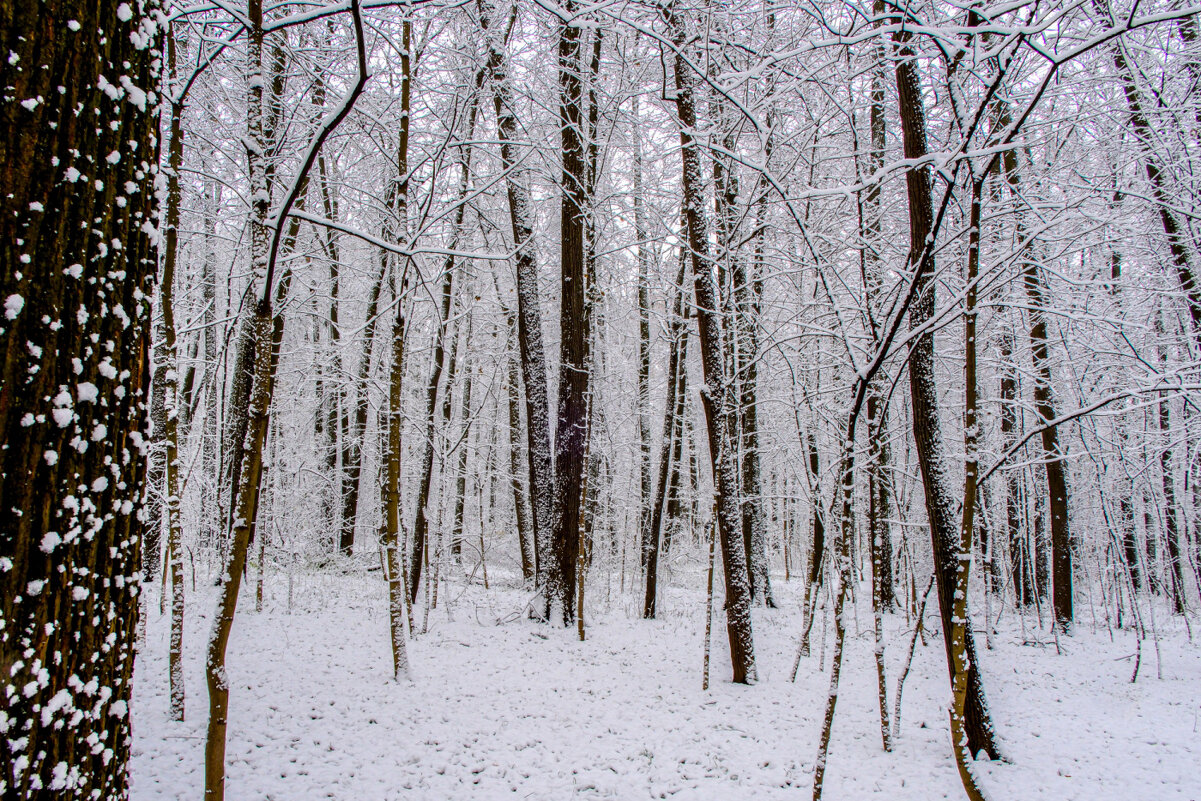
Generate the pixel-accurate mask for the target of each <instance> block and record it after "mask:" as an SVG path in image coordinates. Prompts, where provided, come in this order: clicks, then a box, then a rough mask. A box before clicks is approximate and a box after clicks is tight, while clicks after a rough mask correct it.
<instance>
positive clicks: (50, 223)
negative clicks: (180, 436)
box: [0, 0, 161, 801]
mask: <svg viewBox="0 0 1201 801" xmlns="http://www.w3.org/2000/svg"><path fill="white" fill-rule="evenodd" d="M139 8H140V10H139V11H135V12H134V14H133V16H132V17H131V18H129V19H122V18H121V17H122V16H124V14H120V13H118V9H117V3H116V2H115V0H113V1H111V2H99V3H91V4H79V3H64V2H59V0H48V2H43V3H4V4H0V36H2V37H3V40H4V42H5V43H6V44H5V49H6V51H11V52H10V54H9V55H6V56H5V58H4V59H3V61H2V62H0V84H2V85H3V86H4V87H6V89H5V93H6V99H5V100H4V102H3V103H0V131H2V135H0V164H3V165H4V169H3V170H0V208H2V209H3V219H2V220H0V297H2V298H3V299H4V315H3V317H2V318H0V348H2V349H3V354H4V357H3V367H2V368H0V370H2V372H0V432H2V434H3V442H4V447H3V449H2V450H0V506H2V507H3V508H4V510H5V512H4V516H3V520H4V523H3V535H0V563H2V564H4V565H5V568H4V570H5V572H4V574H3V576H4V577H3V580H2V581H0V621H3V625H4V629H3V636H2V637H0V665H3V666H4V681H5V682H6V684H9V685H11V686H14V687H18V688H24V689H23V690H21V691H18V692H8V693H5V696H4V700H3V701H0V710H2V712H0V714H2V715H3V716H4V718H5V720H6V721H7V724H6V731H5V733H4V736H3V737H0V785H3V789H2V790H0V795H3V796H4V797H5V798H21V799H32V800H34V801H41V800H42V799H47V801H48V800H49V799H64V798H71V799H76V798H77V799H85V798H105V799H110V798H111V799H121V798H125V797H126V796H127V793H128V788H127V778H126V767H127V764H128V760H129V744H130V728H129V714H128V704H129V698H130V676H131V673H132V670H133V642H134V631H135V628H136V621H137V615H138V603H137V600H138V591H139V589H140V586H139V580H138V572H139V571H140V570H141V554H142V544H141V538H142V537H144V536H145V534H144V532H143V531H141V530H139V529H140V528H141V527H139V526H138V525H137V523H136V522H135V521H136V520H137V514H138V512H139V510H140V507H141V505H142V500H143V498H142V491H143V479H144V461H143V459H142V458H141V457H140V455H139V453H140V449H141V447H142V445H143V435H144V433H145V432H144V431H142V430H141V425H140V424H141V421H142V420H143V419H144V416H145V412H146V409H145V404H146V401H147V398H146V391H147V389H148V386H149V381H148V380H147V379H148V378H149V376H148V372H149V368H148V363H147V349H148V342H147V339H148V324H147V319H148V317H149V309H148V307H147V306H148V304H147V303H146V300H145V299H146V298H147V297H149V296H150V294H151V285H152V282H153V277H154V273H155V261H156V258H157V256H156V252H155V244H154V241H153V240H152V237H151V235H150V234H149V233H148V231H149V227H150V226H151V225H153V224H154V221H155V220H154V212H155V204H154V186H153V184H154V181H153V176H154V169H155V165H156V164H157V159H158V153H157V146H156V144H155V140H156V136H157V134H158V121H157V113H156V110H155V107H154V106H147V105H145V104H137V103H134V102H131V101H132V100H133V98H131V97H109V96H108V95H106V94H105V93H104V92H102V91H101V90H100V89H99V88H98V87H97V81H98V78H99V76H100V75H102V74H103V75H107V76H110V77H112V76H117V75H125V76H128V77H129V79H130V80H131V81H132V82H133V84H134V85H135V86H138V87H146V88H147V89H149V88H150V87H157V85H158V72H157V70H158V64H157V59H158V58H159V50H160V44H161V43H160V42H159V41H158V40H157V39H154V38H152V39H151V40H150V41H148V42H143V39H142V36H143V32H144V31H145V30H146V28H145V27H144V26H147V25H149V26H150V28H149V29H150V30H152V31H153V30H154V20H155V19H156V15H158V14H159V9H158V7H157V5H156V4H154V3H149V4H147V5H146V6H145V7H144V8H143V7H139ZM67 19H75V20H78V21H79V23H80V28H79V30H78V31H75V32H73V33H67V31H66V28H65V25H64V21H65V20H67ZM160 30H161V29H160ZM131 37H132V38H131ZM23 98H38V99H39V100H40V101H41V102H39V103H37V104H36V105H34V106H33V107H32V108H30V107H29V105H28V104H27V103H21V102H19V99H23ZM81 108H83V109H88V113H87V115H86V118H85V117H84V116H83V115H80V114H79V113H78V109H81ZM92 109H95V110H96V115H95V116H93V115H92V112H91V110H92ZM131 142H133V143H136V149H134V148H132V147H131V146H130V143H131ZM114 152H116V153H119V154H120V155H121V158H120V160H119V161H117V162H116V163H113V162H112V160H111V159H107V160H106V158H105V157H106V156H107V155H108V154H110V153H114ZM72 169H75V170H78V171H79V172H80V173H82V177H81V178H80V180H79V181H77V182H74V183H72V182H70V181H66V180H63V174H64V171H70V170H72ZM128 182H132V183H133V185H135V186H136V187H137V189H136V191H133V192H130V191H128V190H127V189H126V186H128V185H129V183H128ZM79 221H87V223H88V224H87V225H86V226H82V227H81V226H80V225H79V224H78V223H79ZM67 222H70V223H71V224H67ZM143 226H145V229H144V228H143ZM112 241H118V242H120V243H121V247H120V248H119V249H117V248H106V247H105V246H104V245H103V244H102V243H105V242H112ZM80 310H84V311H86V312H87V314H84V313H82V312H81V311H80ZM116 310H123V311H116ZM115 311H116V313H114V312H115ZM43 321H48V322H52V324H51V325H46V324H45V322H43ZM93 338H95V339H93ZM93 341H99V342H102V343H103V342H111V343H112V344H113V347H112V349H111V350H110V349H108V348H93V346H92V344H91V343H92V342H93ZM74 359H79V361H78V362H75V364H82V372H80V371H78V370H77V369H76V368H75V366H74V365H73V360H74ZM76 438H78V441H79V442H84V443H87V447H86V448H77V447H75V446H73V445H72V444H71V442H72V441H74V440H76ZM80 485H84V486H85V487H86V488H87V492H86V493H84V494H83V497H82V498H80V502H79V503H78V504H73V503H67V502H65V501H66V500H67V499H69V498H74V497H79V496H80V495H81V493H80V491H79V487H80ZM14 510H16V511H17V512H18V513H17V514H14V513H13V511H14ZM151 524H152V525H157V524H158V520H153V521H152V522H151ZM85 568H86V569H85ZM35 590H36V591H35ZM85 686H86V687H89V688H90V687H95V686H99V687H101V688H110V689H111V690H112V694H111V695H102V696H99V697H97V696H95V695H93V694H91V691H90V690H87V691H85V689H84V688H85ZM60 693H62V694H64V695H63V696H62V697H65V698H66V702H65V703H62V704H60V703H58V702H57V700H56V701H55V702H51V699H52V698H56V697H58V696H59V694H60ZM58 700H62V698H58ZM76 716H78V717H77V718H76ZM73 718H76V719H74V720H73ZM64 769H65V770H64Z"/></svg>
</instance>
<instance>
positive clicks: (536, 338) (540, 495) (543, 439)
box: [478, 0, 555, 593]
mask: <svg viewBox="0 0 1201 801" xmlns="http://www.w3.org/2000/svg"><path fill="white" fill-rule="evenodd" d="M478 5H479V10H480V26H481V27H482V28H483V33H484V35H485V36H486V38H487V47H488V64H487V72H488V75H489V78H490V83H491V85H492V98H493V102H494V105H495V108H496V135H497V138H498V139H499V140H500V160H501V167H502V169H503V170H504V172H505V175H506V176H507V178H506V188H507V190H508V199H509V223H510V226H511V228H512V235H513V247H514V249H515V250H516V254H515V256H514V261H515V266H516V273H517V342H518V345H519V350H520V352H521V379H522V384H523V385H524V386H525V408H526V438H527V440H528V447H529V457H528V460H527V461H528V462H529V468H530V499H531V507H532V510H533V513H534V514H533V518H534V519H533V525H534V544H535V558H536V571H537V573H536V576H537V577H536V580H535V586H536V587H537V588H539V589H540V590H542V591H543V592H544V593H546V591H547V586H546V582H547V576H548V573H549V571H550V569H551V534H552V532H553V531H554V530H555V521H554V519H553V515H554V512H553V502H554V488H555V479H554V465H553V462H552V460H551V438H550V401H549V400H548V390H547V379H546V354H545V351H544V350H543V346H542V310H541V307H540V301H539V296H540V292H539V289H538V258H537V253H536V252H535V250H534V212H533V206H532V203H531V200H530V192H529V188H528V187H527V186H526V183H525V176H524V169H522V168H520V167H519V166H518V148H517V142H518V133H517V128H518V126H517V111H516V104H515V103H514V101H513V89H512V86H511V85H510V83H509V71H508V70H509V59H508V54H507V53H506V51H505V47H506V42H507V39H508V32H507V31H502V30H501V26H500V21H499V20H498V19H497V18H496V8H495V6H494V5H493V4H492V2H491V0H478ZM516 14H517V9H516V7H514V8H513V9H512V11H511V13H510V18H509V28H511V27H512V21H513V19H514V18H515V17H516Z"/></svg>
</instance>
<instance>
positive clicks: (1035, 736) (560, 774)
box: [131, 564, 1201, 801]
mask: <svg viewBox="0 0 1201 801" xmlns="http://www.w3.org/2000/svg"><path fill="white" fill-rule="evenodd" d="M255 572H256V570H255V568H252V569H251V575H252V576H253V575H255ZM489 572H490V577H491V578H493V580H494V581H497V580H499V581H505V580H506V579H505V578H504V577H503V576H501V577H499V578H498V577H497V574H498V573H500V572H501V571H500V569H499V566H490V570H489ZM703 573H704V568H703V566H701V565H699V564H695V565H691V566H689V568H688V576H687V579H688V581H689V583H690V584H691V585H692V586H691V587H690V588H687V589H681V588H678V587H674V586H673V587H671V588H670V589H668V590H667V591H666V593H665V594H666V598H665V599H664V601H663V603H662V608H663V609H664V613H663V615H662V617H661V619H660V620H657V621H643V620H640V619H638V611H639V610H640V603H639V602H640V595H639V594H638V593H635V592H631V593H630V594H628V595H627V596H626V597H625V598H624V599H623V598H620V597H619V596H618V594H617V588H616V586H613V587H610V588H608V589H606V587H605V586H604V582H603V577H601V578H596V577H594V579H593V582H592V583H591V584H590V585H589V590H590V592H591V600H590V605H591V606H590V611H589V617H588V622H589V628H588V632H589V639H588V640H587V641H586V642H583V643H581V642H579V641H577V640H576V638H575V632H574V629H557V628H555V629H552V628H548V627H547V626H545V625H542V624H538V623H534V622H531V621H527V620H525V619H523V618H522V617H521V616H520V615H519V614H517V613H519V612H520V610H521V609H523V608H524V606H525V603H526V601H527V600H528V597H527V595H526V594H525V593H522V592H520V591H517V590H513V589H496V588H495V586H494V588H493V589H492V590H491V591H484V590H483V589H482V587H479V586H477V585H471V586H467V585H465V583H463V582H462V581H461V580H457V581H456V582H454V583H452V584H450V585H449V587H443V588H442V590H441V591H440V597H442V598H446V597H449V598H450V603H449V604H446V603H444V605H443V607H442V608H439V609H437V610H435V611H434V612H432V613H431V615H430V631H429V633H428V634H426V635H423V636H419V637H417V638H416V639H414V640H411V641H410V643H409V655H410V660H411V664H412V672H413V676H414V680H413V681H412V682H399V683H398V682H395V681H393V680H392V678H391V657H390V652H389V639H388V628H387V625H388V622H387V591H386V587H385V584H384V583H383V581H382V580H381V579H380V578H379V574H378V572H377V573H372V574H368V575H363V574H352V575H349V576H344V575H330V574H310V573H299V574H297V575H296V576H295V590H294V594H295V598H294V608H293V610H292V612H291V613H289V611H288V609H287V604H288V600H287V599H288V594H289V593H288V577H286V576H283V575H272V574H269V575H268V576H267V582H266V601H265V606H264V611H263V612H262V613H255V612H254V611H253V610H254V603H253V599H252V598H251V597H247V598H244V599H243V602H242V603H241V604H240V605H239V606H240V609H239V612H238V616H237V619H236V620H235V622H234V629H233V635H232V639H231V642H230V647H229V665H228V671H229V681H230V724H229V725H230V728H229V739H228V752H227V753H228V756H227V783H226V786H227V790H228V792H229V796H230V797H231V798H247V799H251V798H253V799H281V800H282V799H293V798H338V799H364V801H371V800H372V799H379V800H380V801H384V800H385V799H401V798H405V799H409V798H419V799H444V798H472V799H494V798H495V799H499V798H531V799H563V798H569V797H580V798H619V799H638V798H669V797H674V798H682V799H723V800H725V799H796V798H800V797H808V795H809V793H810V792H811V785H812V770H813V760H814V758H815V756H816V752H817V738H818V730H819V725H820V721H819V717H820V714H821V710H822V707H823V705H824V702H825V693H826V689H827V680H828V679H827V676H828V659H829V651H830V650H831V648H830V645H831V644H832V638H831V636H830V635H829V634H828V633H827V634H825V635H823V634H822V632H821V630H820V628H821V625H823V623H824V625H826V626H827V628H829V622H828V621H827V620H825V617H826V616H825V614H824V612H823V613H819V619H818V624H817V625H816V626H815V629H814V632H813V644H814V647H813V654H814V655H813V656H812V657H810V658H808V659H806V660H805V661H804V662H802V665H801V671H800V674H799V677H798V681H797V683H796V684H791V683H789V682H788V680H787V676H788V671H789V668H790V667H791V661H792V657H793V653H794V648H795V640H794V635H795V634H796V632H797V631H798V630H799V628H800V622H801V614H800V611H799V606H800V604H799V594H800V592H801V590H802V587H801V583H800V582H793V583H791V584H786V583H784V582H783V581H782V577H774V578H775V579H776V582H775V584H776V591H777V599H778V600H779V601H780V603H781V606H782V608H781V609H779V610H764V609H755V610H754V613H753V614H754V616H755V620H754V626H755V635H756V641H755V644H756V649H757V663H758V667H759V683H758V684H757V685H755V686H753V687H747V686H742V685H734V684H731V683H730V682H729V672H730V666H729V657H728V651H727V648H726V643H725V634H724V631H723V629H724V626H723V625H722V622H723V621H720V620H715V621H714V639H713V649H712V653H713V673H712V676H713V681H712V686H711V689H710V691H708V692H702V691H701V689H700V686H701V658H702V651H703V647H702V642H701V640H702V633H703V630H704V625H703V624H704V621H703V612H702V606H701V604H702V596H701V595H700V589H699V588H700V587H701V586H702V582H703ZM692 574H695V575H692ZM209 583H210V582H207V581H205V580H204V579H203V577H201V578H200V579H199V580H198V586H200V587H201V594H200V595H199V596H191V597H190V598H189V604H190V606H189V612H188V616H187V630H186V633H185V666H184V674H185V676H187V677H188V679H189V681H190V684H189V686H188V688H187V689H188V698H187V720H186V721H185V722H183V723H175V722H173V721H170V719H169V715H168V709H169V695H168V688H167V678H168V671H167V644H168V641H169V630H170V621H169V616H165V615H160V614H159V605H158V603H157V598H148V601H149V602H148V607H149V610H148V613H147V614H148V617H149V619H148V621H147V635H146V643H145V645H144V647H143V650H142V652H141V653H140V654H139V657H138V662H137V667H136V670H135V676H134V696H133V702H132V707H131V710H132V719H133V731H134V746H133V761H132V766H131V777H132V779H131V780H132V798H133V799H134V801H151V800H152V799H175V798H180V797H185V796H194V795H196V794H197V793H198V792H200V788H201V787H202V783H203V762H204V759H203V750H204V732H205V725H206V713H207V697H206V694H205V690H204V669H203V664H204V658H203V652H204V647H205V640H206V636H205V635H206V634H207V631H208V627H209V624H210V618H211V616H212V611H213V609H214V608H215V607H214V601H215V595H214V591H213V589H212V588H210V587H207V586H206V585H208V584H209ZM248 584H249V585H250V588H248V593H249V592H251V591H252V587H253V582H248ZM187 586H188V587H189V588H190V586H191V585H190V582H189V583H188V585H187ZM865 589H866V588H861V589H860V591H859V592H858V593H856V595H857V597H859V598H867V597H870V594H869V593H866V592H865V591H864V590H865ZM606 599H608V600H606ZM718 608H719V609H720V602H719V603H718ZM857 611H858V614H855V612H854V611H853V610H848V621H849V623H848V625H849V626H850V629H849V631H848V642H847V654H846V662H845V664H844V669H843V676H842V687H841V691H840V700H839V705H838V713H837V717H836V719H835V723H834V735H833V742H832V744H831V749H830V758H829V763H828V767H827V774H826V786H825V795H826V798H829V799H858V798H865V797H876V796H879V797H885V798H890V799H894V798H895V799H939V798H952V799H958V798H962V795H963V790H962V788H961V786H960V783H959V779H958V776H957V774H956V770H955V766H954V762H953V759H952V757H951V753H950V748H949V740H948V734H947V718H946V698H947V694H948V686H947V674H946V662H945V657H944V655H943V652H942V639H941V636H940V635H939V634H938V633H937V617H936V614H935V613H934V611H933V605H932V606H931V614H930V616H929V617H928V618H927V625H928V626H929V627H930V628H932V629H934V631H935V633H934V634H932V635H930V639H929V643H928V644H927V645H924V646H923V645H922V644H921V643H919V645H918V648H917V651H916V655H915V657H914V665H913V669H912V672H911V673H910V675H909V678H908V680H907V683H906V687H905V693H904V708H903V712H902V718H903V723H902V728H901V733H900V737H899V739H898V740H897V743H896V750H895V751H894V752H893V753H891V754H886V753H884V752H883V751H882V749H881V745H880V733H879V719H878V707H877V705H876V703H877V702H876V695H875V680H876V677H875V664H874V659H873V658H872V649H873V647H874V642H873V641H874V637H873V634H872V629H871V616H870V612H869V610H867V609H866V608H862V609H859V610H857ZM1163 617H1164V618H1165V619H1167V618H1169V616H1168V615H1166V614H1165V615H1164V616H1163ZM510 618H512V619H511V620H510V622H505V623H503V624H499V625H498V621H499V620H509V619H510ZM417 620H418V621H419V623H420V620H421V616H420V614H418V615H417ZM885 623H886V627H887V631H888V637H889V647H888V650H887V654H886V658H887V665H888V672H889V691H890V699H889V700H890V704H891V703H892V701H893V700H894V698H893V696H894V694H895V681H896V676H897V675H899V673H900V668H901V660H902V659H903V658H904V654H905V651H906V650H907V647H908V632H907V631H905V630H904V629H905V620H904V616H903V615H886V616H885ZM1163 625H1165V626H1171V627H1172V628H1171V629H1170V630H1168V631H1163V630H1161V642H1160V644H1159V650H1160V655H1161V660H1162V661H1161V665H1160V668H1161V670H1162V679H1160V678H1157V676H1156V663H1155V656H1154V648H1153V646H1152V643H1150V642H1147V643H1144V647H1143V649H1142V658H1143V662H1142V669H1141V672H1140V676H1139V679H1138V681H1137V682H1136V683H1134V684H1131V683H1130V674H1131V670H1132V665H1131V661H1130V660H1129V658H1128V657H1130V655H1131V654H1132V653H1133V652H1134V650H1135V645H1134V640H1133V635H1132V634H1131V633H1129V632H1115V633H1114V638H1113V641H1111V640H1110V638H1109V635H1108V633H1107V631H1106V630H1105V629H1104V628H1101V629H1100V630H1099V631H1094V630H1093V629H1091V628H1090V627H1089V626H1088V625H1085V624H1083V622H1082V624H1081V625H1079V626H1078V627H1077V634H1076V635H1075V636H1074V637H1071V638H1061V641H1060V643H1061V647H1062V648H1063V653H1062V654H1057V653H1056V649H1055V646H1054V643H1053V641H1051V640H1050V638H1049V637H1044V638H1043V639H1044V640H1046V642H1045V643H1044V644H1042V645H1041V646H1031V645H1024V644H1023V642H1025V641H1027V640H1030V639H1034V635H1032V634H1031V631H1032V630H1037V625H1036V624H1035V623H1034V622H1033V621H1032V620H1027V621H1025V629H1024V632H1025V633H1024V634H1023V628H1022V621H1020V619H1018V618H1016V617H1015V616H1014V615H1013V614H1012V613H1007V614H1006V615H1005V616H1004V618H1003V619H1002V621H1001V623H1000V625H999V628H998V632H997V634H996V635H995V636H994V640H995V642H996V648H995V650H989V651H984V650H982V651H981V656H980V658H981V662H982V663H983V664H982V669H983V671H984V675H985V687H986V691H987V692H988V695H989V701H990V704H991V707H992V710H993V715H994V719H995V722H996V724H997V727H998V730H999V732H1000V735H1001V741H1002V744H1003V747H1004V749H1005V752H1006V754H1007V756H1008V758H1009V759H1010V763H1008V764H1005V763H998V764H987V763H980V764H978V770H979V773H980V776H981V781H982V782H983V783H984V785H985V789H986V791H990V792H991V794H992V795H993V797H996V798H1022V799H1048V800H1050V799H1056V800H1057V801H1058V800H1059V799H1081V800H1082V801H1083V799H1089V800H1090V801H1092V800H1093V799H1098V800H1100V801H1105V800H1106V799H1113V801H1126V799H1132V798H1149V797H1154V798H1156V799H1165V800H1168V801H1170V800H1171V799H1195V798H1197V797H1199V796H1201V778H1198V777H1197V774H1196V771H1195V766H1196V763H1197V760H1198V758H1199V756H1201V734H1198V731H1197V720H1198V715H1199V714H1201V706H1199V705H1198V700H1197V699H1198V695H1199V694H1198V689H1201V647H1199V646H1198V645H1196V644H1194V643H1190V642H1188V640H1187V638H1186V635H1185V632H1184V631H1183V626H1182V625H1181V624H1180V623H1179V618H1176V619H1175V620H1172V621H1169V623H1167V624H1163ZM981 645H983V638H981ZM823 655H824V659H825V662H826V667H827V670H820V669H819V667H818V665H819V660H821V659H822V658H823Z"/></svg>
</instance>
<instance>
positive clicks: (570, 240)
mask: <svg viewBox="0 0 1201 801" xmlns="http://www.w3.org/2000/svg"><path fill="white" fill-rule="evenodd" d="M566 9H567V11H568V12H569V13H571V12H573V11H574V10H575V4H574V2H573V1H572V0H568V3H567V6H566ZM582 39H583V29H582V28H580V27H578V26H575V25H566V24H564V25H562V26H561V27H560V29H559V51H558V52H559V139H560V149H561V156H562V161H563V168H562V172H561V176H560V185H559V189H560V205H559V237H560V240H559V247H560V253H559V259H560V273H559V275H560V299H559V331H560V337H559V392H558V413H557V416H556V425H555V495H554V507H553V512H552V514H553V517H554V521H555V525H554V528H553V531H554V536H553V539H552V541H551V548H552V561H553V566H552V571H551V573H550V574H549V576H548V583H547V594H546V604H547V615H548V616H549V615H550V614H551V612H552V609H551V608H552V606H558V607H559V610H560V612H561V614H562V616H563V622H564V624H566V623H569V622H571V621H574V620H575V595H576V591H575V590H576V588H575V583H576V560H577V558H578V542H579V537H578V536H577V532H578V530H579V526H580V515H581V514H582V511H583V510H582V509H581V508H580V506H579V498H580V497H581V495H580V493H581V492H582V489H581V488H582V486H583V482H584V471H585V468H586V460H585V452H586V450H587V442H586V439H587V433H588V419H587V414H588V385H589V378H590V376H589V374H588V364H589V353H590V351H591V343H592V337H591V325H590V324H591V320H590V315H589V308H588V307H589V304H588V274H587V265H586V260H585V244H586V242H585V240H586V233H585V228H586V222H587V220H586V217H587V214H588V209H589V198H588V185H587V184H588V180H587V175H586V169H587V167H586V163H585V157H584V147H585V139H586V133H585V129H584V95H583V83H584V81H583V69H584V64H583V41H582ZM527 387H528V384H527Z"/></svg>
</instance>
